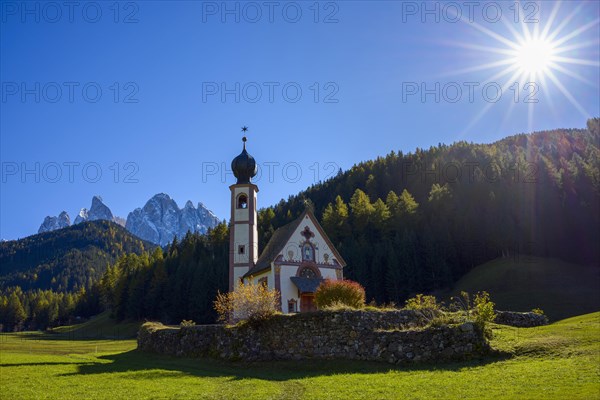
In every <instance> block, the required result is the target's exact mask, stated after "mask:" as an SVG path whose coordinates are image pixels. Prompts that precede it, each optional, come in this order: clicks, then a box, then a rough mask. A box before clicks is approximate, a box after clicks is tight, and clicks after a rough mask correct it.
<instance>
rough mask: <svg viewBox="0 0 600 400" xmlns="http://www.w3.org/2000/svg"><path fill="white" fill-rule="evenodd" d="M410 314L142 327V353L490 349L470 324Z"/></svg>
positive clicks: (387, 353)
mask: <svg viewBox="0 0 600 400" xmlns="http://www.w3.org/2000/svg"><path fill="white" fill-rule="evenodd" d="M425 323H426V321H425V319H424V318H423V316H422V315H421V314H420V313H418V312H414V311H408V310H403V311H393V312H363V311H340V312H316V313H303V314H296V315H292V316H284V315H281V316H275V317H273V318H271V319H269V320H266V321H262V322H260V323H254V324H250V323H246V324H242V325H239V326H233V327H227V326H224V325H197V326H190V327H181V328H179V327H176V328H174V327H166V326H164V325H161V324H157V323H146V324H144V325H142V327H141V329H140V332H139V334H138V348H139V349H140V350H142V351H149V352H156V353H162V354H169V355H176V356H185V357H215V358H221V359H225V360H247V361H252V360H290V359H292V360H300V359H330V358H341V359H358V360H378V361H387V362H390V363H405V362H418V361H437V360H462V359H468V358H471V357H474V356H478V355H481V354H484V353H486V352H488V351H489V345H488V343H487V340H486V339H485V337H484V334H483V332H482V330H481V329H479V328H478V327H477V326H476V325H474V324H472V323H469V322H467V323H464V324H462V325H458V326H442V327H435V328H423V325H425Z"/></svg>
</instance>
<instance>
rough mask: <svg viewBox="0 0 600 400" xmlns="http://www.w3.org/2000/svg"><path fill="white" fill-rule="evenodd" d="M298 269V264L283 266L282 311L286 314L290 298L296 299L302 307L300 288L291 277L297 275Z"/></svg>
mask: <svg viewBox="0 0 600 400" xmlns="http://www.w3.org/2000/svg"><path fill="white" fill-rule="evenodd" d="M297 270H298V266H297V265H282V266H281V272H280V278H281V287H280V289H281V311H282V312H283V313H284V314H287V313H288V307H287V304H288V300H296V302H297V305H298V307H300V299H299V298H298V288H297V287H296V285H294V283H293V282H292V281H291V279H290V278H291V277H292V276H296V271H297Z"/></svg>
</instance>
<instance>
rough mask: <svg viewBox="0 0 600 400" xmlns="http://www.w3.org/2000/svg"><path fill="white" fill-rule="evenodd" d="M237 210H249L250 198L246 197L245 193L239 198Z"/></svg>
mask: <svg viewBox="0 0 600 400" xmlns="http://www.w3.org/2000/svg"><path fill="white" fill-rule="evenodd" d="M237 208H243V209H245V208H248V196H246V195H245V194H244V193H242V194H240V195H239V196H238V201H237Z"/></svg>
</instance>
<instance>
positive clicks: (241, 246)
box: [238, 244, 246, 254]
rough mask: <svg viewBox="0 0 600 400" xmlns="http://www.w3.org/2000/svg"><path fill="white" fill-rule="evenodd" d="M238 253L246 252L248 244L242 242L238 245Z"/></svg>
mask: <svg viewBox="0 0 600 400" xmlns="http://www.w3.org/2000/svg"><path fill="white" fill-rule="evenodd" d="M238 254H246V246H244V245H243V244H240V245H239V246H238Z"/></svg>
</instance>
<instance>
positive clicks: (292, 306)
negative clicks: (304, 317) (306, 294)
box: [288, 299, 297, 313]
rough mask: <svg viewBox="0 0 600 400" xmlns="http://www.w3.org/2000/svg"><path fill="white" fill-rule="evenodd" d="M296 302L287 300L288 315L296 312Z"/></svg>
mask: <svg viewBox="0 0 600 400" xmlns="http://www.w3.org/2000/svg"><path fill="white" fill-rule="evenodd" d="M296 305H297V302H296V300H293V299H292V300H288V313H295V312H297V308H296Z"/></svg>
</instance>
